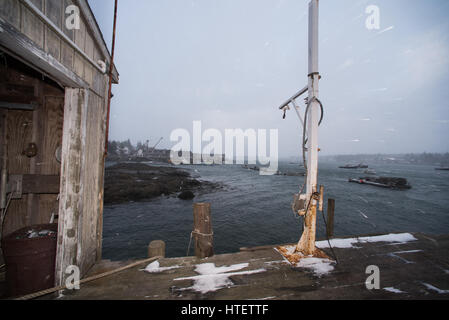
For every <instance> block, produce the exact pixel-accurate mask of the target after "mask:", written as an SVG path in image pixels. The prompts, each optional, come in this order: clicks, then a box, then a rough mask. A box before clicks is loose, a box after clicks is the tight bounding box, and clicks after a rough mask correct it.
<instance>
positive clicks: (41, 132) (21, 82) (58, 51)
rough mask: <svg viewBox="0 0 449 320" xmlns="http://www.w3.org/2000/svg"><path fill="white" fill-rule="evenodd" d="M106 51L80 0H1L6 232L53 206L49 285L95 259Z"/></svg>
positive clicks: (48, 215)
mask: <svg viewBox="0 0 449 320" xmlns="http://www.w3.org/2000/svg"><path fill="white" fill-rule="evenodd" d="M110 61H111V55H110V53H109V51H108V49H107V46H106V44H105V41H104V39H103V36H102V34H101V31H100V29H99V27H98V25H97V22H96V20H95V17H94V15H93V13H92V11H91V9H90V7H89V4H88V2H87V1H86V0H1V1H0V142H1V146H0V155H1V158H2V159H3V160H4V161H1V163H2V172H3V174H4V178H5V181H4V185H2V190H1V193H2V196H1V198H2V201H3V202H8V201H9V200H10V204H9V207H8V210H7V212H6V216H5V220H4V226H3V234H5V235H6V234H9V233H12V232H14V231H15V230H18V229H21V228H23V227H27V226H31V225H36V224H43V223H49V221H50V220H51V219H52V216H55V215H58V216H59V218H58V220H57V221H58V243H57V253H56V273H55V282H56V283H55V284H56V285H59V284H63V283H64V282H65V278H66V277H67V275H66V274H65V270H66V268H67V267H68V266H70V265H75V266H78V267H79V268H80V271H81V275H84V274H85V273H86V272H87V271H88V270H89V269H90V267H91V266H92V265H93V264H94V263H95V262H96V261H97V260H99V259H101V247H102V212H103V176H104V150H105V139H106V138H105V133H106V130H107V129H106V127H107V118H108V115H107V113H108V110H107V109H108V103H107V102H108V83H109V72H108V70H109V65H110ZM113 83H118V73H117V70H116V69H115V68H113ZM3 206H4V203H3Z"/></svg>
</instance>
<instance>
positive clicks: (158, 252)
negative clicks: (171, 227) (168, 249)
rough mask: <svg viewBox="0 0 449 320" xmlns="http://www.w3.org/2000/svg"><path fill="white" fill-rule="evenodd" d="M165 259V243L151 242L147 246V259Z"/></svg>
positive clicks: (160, 241) (159, 241)
mask: <svg viewBox="0 0 449 320" xmlns="http://www.w3.org/2000/svg"><path fill="white" fill-rule="evenodd" d="M153 257H163V258H165V242H164V241H162V240H155V241H151V242H150V244H149V245H148V258H153Z"/></svg>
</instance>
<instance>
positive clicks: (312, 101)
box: [279, 0, 323, 256]
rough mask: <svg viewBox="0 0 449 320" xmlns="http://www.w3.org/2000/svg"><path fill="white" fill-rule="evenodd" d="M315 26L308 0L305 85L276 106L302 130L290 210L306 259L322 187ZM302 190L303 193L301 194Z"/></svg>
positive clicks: (315, 11)
mask: <svg viewBox="0 0 449 320" xmlns="http://www.w3.org/2000/svg"><path fill="white" fill-rule="evenodd" d="M318 25H319V0H311V1H310V3H309V68H308V85H307V86H306V87H304V88H303V89H301V90H300V91H299V92H297V93H296V94H295V95H293V96H292V97H291V98H290V99H289V100H287V101H286V102H285V103H284V104H283V105H281V106H280V107H279V109H280V110H282V111H283V112H284V118H285V115H286V112H287V110H290V106H291V107H292V108H294V109H295V111H296V113H297V115H298V118H299V120H300V122H301V125H302V127H303V143H302V148H303V160H304V167H305V168H306V170H307V171H306V181H305V182H304V185H303V187H302V188H301V191H300V194H296V195H295V198H294V202H293V205H292V208H293V210H294V212H295V214H298V215H300V216H304V232H303V234H302V237H301V239H300V240H299V242H298V245H297V251H298V252H300V253H302V254H303V255H306V256H308V255H313V254H314V253H315V250H316V248H315V237H316V212H317V206H318V204H319V207H320V211H321V210H322V199H323V188H319V190H318V151H319V149H318V127H319V125H320V123H321V120H322V116H323V106H322V104H321V102H320V100H319V81H320V74H319V68H318ZM306 92H308V94H309V96H308V98H306V99H305V100H306V109H305V112H304V118H303V117H301V115H300V112H299V110H300V108H299V106H298V104H297V103H296V99H298V98H299V97H300V96H302V95H303V94H304V93H306ZM320 111H321V114H320ZM306 144H307V145H306ZM306 153H307V156H306ZM304 190H305V194H301V193H302V192H303V191H304ZM318 201H319V202H318Z"/></svg>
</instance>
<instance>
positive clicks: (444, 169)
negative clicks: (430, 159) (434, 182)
mask: <svg viewBox="0 0 449 320" xmlns="http://www.w3.org/2000/svg"><path fill="white" fill-rule="evenodd" d="M435 170H440V171H449V167H441V168H435Z"/></svg>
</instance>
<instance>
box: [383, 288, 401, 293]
mask: <svg viewBox="0 0 449 320" xmlns="http://www.w3.org/2000/svg"><path fill="white" fill-rule="evenodd" d="M384 290H385V291H388V292H393V293H405V292H404V291H401V290H399V289H396V288H394V287H387V288H384Z"/></svg>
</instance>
